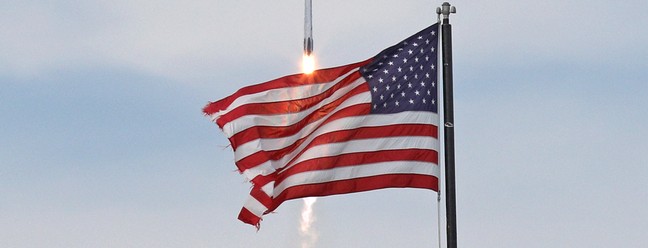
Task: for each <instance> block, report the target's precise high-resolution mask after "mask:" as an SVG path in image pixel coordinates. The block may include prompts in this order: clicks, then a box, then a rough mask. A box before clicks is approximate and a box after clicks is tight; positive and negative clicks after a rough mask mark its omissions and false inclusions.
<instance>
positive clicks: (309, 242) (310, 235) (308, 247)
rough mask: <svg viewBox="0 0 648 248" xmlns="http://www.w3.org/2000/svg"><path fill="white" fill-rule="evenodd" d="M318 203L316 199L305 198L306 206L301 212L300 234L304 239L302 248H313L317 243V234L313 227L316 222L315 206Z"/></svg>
mask: <svg viewBox="0 0 648 248" xmlns="http://www.w3.org/2000/svg"><path fill="white" fill-rule="evenodd" d="M315 201H317V198H315V197H308V198H304V206H303V207H302V212H301V222H300V223H299V224H300V227H299V233H300V235H301V237H302V246H301V247H302V248H312V247H314V245H315V242H316V241H317V233H316V232H315V230H313V228H312V225H313V222H315V215H314V214H313V205H314V204H315Z"/></svg>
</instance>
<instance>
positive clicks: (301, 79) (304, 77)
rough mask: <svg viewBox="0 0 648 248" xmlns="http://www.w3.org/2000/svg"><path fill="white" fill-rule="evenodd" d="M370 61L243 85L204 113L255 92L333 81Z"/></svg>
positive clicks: (209, 112) (223, 106)
mask: <svg viewBox="0 0 648 248" xmlns="http://www.w3.org/2000/svg"><path fill="white" fill-rule="evenodd" d="M370 61H371V59H369V60H366V61H362V62H358V63H354V64H349V65H345V66H340V67H335V68H329V69H321V70H317V71H315V72H313V73H311V74H294V75H289V76H285V77H281V78H277V79H274V80H272V81H268V82H265V83H260V84H256V85H251V86H247V87H243V88H241V89H239V90H238V91H236V93H234V94H232V95H230V96H228V97H225V98H223V99H221V100H219V101H216V102H210V103H209V104H207V106H205V108H203V113H205V114H207V115H211V114H214V113H216V112H218V111H221V110H225V109H227V107H228V106H229V105H230V104H232V102H234V100H236V99H237V98H239V97H241V96H244V95H250V94H255V93H259V92H263V91H268V90H272V89H279V88H287V87H294V86H300V85H308V84H317V83H322V82H331V81H333V80H335V79H336V78H338V77H339V76H340V75H344V74H346V73H347V72H349V71H351V70H354V69H356V68H358V67H361V66H364V65H366V64H368V63H369V62H370Z"/></svg>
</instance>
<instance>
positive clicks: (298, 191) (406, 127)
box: [203, 24, 439, 228]
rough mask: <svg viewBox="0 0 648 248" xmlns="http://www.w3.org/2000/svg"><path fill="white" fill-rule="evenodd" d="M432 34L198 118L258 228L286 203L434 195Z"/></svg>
mask: <svg viewBox="0 0 648 248" xmlns="http://www.w3.org/2000/svg"><path fill="white" fill-rule="evenodd" d="M437 31H438V24H434V25H432V26H430V27H428V28H426V29H424V30H422V31H420V32H418V33H416V34H415V35H413V36H411V37H409V38H407V39H405V40H404V41H402V42H400V43H398V44H396V45H394V46H391V47H389V48H387V49H385V50H384V51H382V52H380V53H379V54H378V55H376V56H375V57H373V58H371V59H368V60H366V61H363V62H358V63H354V64H349V65H344V66H340V67H335V68H329V69H322V70H317V71H315V72H313V73H312V74H296V75H290V76H285V77H282V78H278V79H275V80H272V81H269V82H265V83H261V84H257V85H252V86H248V87H244V88H242V89H240V90H238V91H237V92H236V93H234V94H233V95H231V96H228V97H225V98H224V99H221V100H219V101H216V102H212V103H209V104H208V105H207V106H205V108H204V109H203V112H204V113H205V114H206V115H208V116H210V117H211V118H212V119H213V120H214V121H215V122H216V123H217V124H218V126H219V127H220V128H221V129H222V130H223V132H224V133H225V135H226V136H227V138H228V139H229V140H230V142H231V144H232V149H233V150H234V155H235V160H236V162H235V163H236V166H237V167H238V170H239V171H240V172H241V174H243V175H244V176H245V178H246V179H248V180H249V181H250V182H251V183H252V190H251V192H250V197H249V199H248V201H247V202H246V203H245V204H244V206H243V209H242V210H241V212H240V214H239V219H240V220H241V221H243V222H245V223H248V224H251V225H254V226H256V227H257V228H258V227H259V223H260V221H261V218H262V216H263V215H264V214H268V213H270V212H272V211H273V210H275V209H276V208H277V207H279V205H280V204H281V203H282V202H284V201H286V200H290V199H296V198H302V197H310V196H327V195H335V194H346V193H353V192H362V191H368V190H375V189H383V188H403V187H408V188H422V189H431V190H435V191H438V177H439V166H438V150H439V141H438V126H439V115H438V109H439V108H438V106H437V105H438V102H437V92H438V91H437V82H436V80H437V60H438V59H437V58H438V57H437V47H438V37H437Z"/></svg>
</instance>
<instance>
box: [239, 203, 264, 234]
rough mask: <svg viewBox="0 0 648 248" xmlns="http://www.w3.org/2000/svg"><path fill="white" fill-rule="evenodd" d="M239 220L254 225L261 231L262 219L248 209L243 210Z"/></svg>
mask: <svg viewBox="0 0 648 248" xmlns="http://www.w3.org/2000/svg"><path fill="white" fill-rule="evenodd" d="M238 219H239V220H241V221H243V222H244V223H247V224H250V225H253V226H255V227H256V228H257V229H259V223H260V222H261V217H259V216H256V215H254V214H253V213H252V212H250V210H248V209H247V208H242V209H241V212H240V213H239V215H238Z"/></svg>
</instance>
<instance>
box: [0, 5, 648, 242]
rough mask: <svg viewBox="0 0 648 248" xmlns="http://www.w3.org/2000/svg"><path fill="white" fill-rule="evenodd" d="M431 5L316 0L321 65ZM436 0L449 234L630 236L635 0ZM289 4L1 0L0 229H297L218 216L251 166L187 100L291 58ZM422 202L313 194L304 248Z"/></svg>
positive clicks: (398, 33) (281, 70) (413, 220)
mask: <svg viewBox="0 0 648 248" xmlns="http://www.w3.org/2000/svg"><path fill="white" fill-rule="evenodd" d="M441 3H442V2H441V1H422V0H411V1H393V0H392V1H388V0H372V1H369V0H363V1H341V0H330V1H317V0H316V1H314V3H313V8H314V9H313V34H314V40H315V56H316V58H317V64H318V67H319V68H325V67H334V66H338V65H343V64H348V63H352V62H357V61H361V60H364V59H367V58H369V57H371V56H373V55H375V54H376V53H378V52H379V51H381V50H382V49H384V48H386V47H389V46H391V45H393V44H395V43H397V42H398V41H400V40H402V39H404V38H406V37H407V36H409V35H411V34H414V33H416V32H417V31H419V30H421V29H423V28H425V27H427V26H428V25H430V24H432V23H434V22H435V21H436V14H435V9H436V7H438V6H440V5H441ZM451 3H452V4H453V5H454V6H456V8H457V14H454V15H452V16H451V19H450V22H451V23H452V26H453V34H452V38H453V58H454V65H453V66H454V85H455V88H454V94H455V95H454V96H455V98H454V104H455V135H456V144H455V146H456V169H457V172H456V184H457V192H456V193H457V220H458V244H459V246H460V247H498V248H506V247H511V248H514V247H529V248H533V247H588V248H590V247H648V236H646V235H645V233H646V230H648V210H647V208H646V204H647V203H648V179H647V178H648V152H647V151H648V131H646V130H645V127H646V126H648V97H646V96H647V95H648V84H647V83H648V45H646V44H648V32H646V24H648V15H646V14H645V13H646V12H648V2H646V1H639V0H630V1H603V0H593V1H591V0H590V1H584V0H575V1H502V0H495V1H487V2H486V1H477V2H475V1H459V0H457V1H452V2H451ZM303 8H304V3H303V2H302V1H297V0H287V1H250V0H241V1H223V0H217V1H204V0H185V1H167V0H161V1H160V0H158V1H151V0H128V1H126V0H111V1H99V0H97V1H92V0H90V1H74V0H68V1H58V0H39V1H32V0H24V1H6V0H3V1H2V0H0V27H1V28H0V30H2V31H0V55H1V56H0V123H1V128H0V247H7V248H14V247H20V248H23V247H68V248H69V247H228V248H230V247H232V248H238V247H286V248H298V247H301V243H300V242H301V240H302V238H301V237H300V235H299V221H300V216H299V214H300V211H301V207H302V201H301V200H293V201H288V202H285V203H284V204H283V205H281V207H279V209H277V211H276V213H275V214H271V215H267V216H266V217H265V218H264V221H263V222H262V226H261V229H260V230H259V231H256V230H255V228H254V227H252V226H249V225H246V224H243V223H242V222H240V221H238V220H237V218H236V217H237V215H238V212H239V210H240V208H241V206H242V204H243V203H244V202H245V200H246V199H247V197H248V193H249V184H248V183H247V182H245V180H244V179H243V177H242V176H241V175H239V174H238V173H237V172H236V170H235V169H236V167H235V165H234V162H233V153H232V152H231V149H230V148H229V147H227V145H228V141H227V139H226V138H225V136H224V135H223V134H222V133H221V132H220V130H219V129H218V127H217V126H216V125H215V124H213V123H211V122H210V120H209V118H206V117H205V116H203V114H202V112H201V109H202V107H203V106H204V105H205V104H206V103H207V102H209V101H214V100H218V99H220V98H222V97H225V96H227V95H229V94H231V93H233V92H234V91H235V90H237V89H238V88H241V87H243V86H246V85H250V84H256V83H260V82H264V81H268V80H271V79H274V78H277V77H281V76H284V75H289V74H294V73H299V72H300V63H301V56H302V41H303V18H304V17H303V15H304V9H303ZM437 207H438V205H437V202H436V192H433V191H428V190H420V189H386V190H378V191H372V192H364V193H357V194H349V195H338V196H329V197H323V198H320V199H318V201H317V202H316V204H315V205H314V206H313V211H314V216H315V218H316V220H315V222H313V226H312V228H313V230H314V231H315V232H316V233H317V241H316V243H315V244H314V246H313V247H357V248H364V247H367V248H368V247H372V248H387V247H390V248H391V247H437V245H438V242H439V240H438V238H439V235H438V228H437V227H438V220H439V218H438V215H437V211H438V209H437ZM441 212H442V216H441V222H442V223H443V221H444V220H445V217H444V216H443V212H444V211H443V208H441ZM441 239H442V240H441V242H442V243H445V233H443V235H442V237H441Z"/></svg>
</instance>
